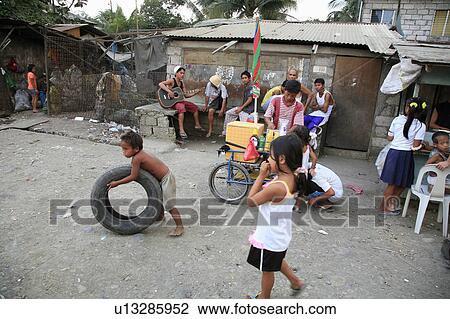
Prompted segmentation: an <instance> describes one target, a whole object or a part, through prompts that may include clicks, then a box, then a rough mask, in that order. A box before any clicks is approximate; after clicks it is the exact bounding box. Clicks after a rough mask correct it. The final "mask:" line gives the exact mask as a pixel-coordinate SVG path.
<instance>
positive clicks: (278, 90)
mask: <svg viewBox="0 0 450 319" xmlns="http://www.w3.org/2000/svg"><path fill="white" fill-rule="evenodd" d="M286 82H287V80H284V82H283V83H282V84H281V85H278V86H275V87H273V88H271V89H270V90H269V91H267V93H266V94H265V95H264V98H263V100H262V102H261V107H262V109H263V111H264V112H265V111H267V108H268V107H269V105H270V102H272V99H273V98H274V97H275V96H278V95H283V94H284V89H285V87H286Z"/></svg>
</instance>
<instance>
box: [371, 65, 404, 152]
mask: <svg viewBox="0 0 450 319" xmlns="http://www.w3.org/2000/svg"><path fill="white" fill-rule="evenodd" d="M391 67H392V65H389V64H385V65H384V66H383V70H382V73H381V81H380V86H381V85H382V84H383V81H384V79H385V78H386V75H387V74H388V72H389V70H390V68H391ZM399 104H400V94H395V95H385V94H383V93H381V92H380V91H378V97H377V105H376V108H375V121H374V125H373V128H372V139H371V145H370V148H369V156H377V155H378V152H379V151H380V150H381V149H382V148H383V147H384V146H385V145H386V144H387V143H388V140H387V139H386V136H387V132H388V130H389V126H390V125H391V122H392V120H393V119H394V117H396V116H397V115H398V114H399Z"/></svg>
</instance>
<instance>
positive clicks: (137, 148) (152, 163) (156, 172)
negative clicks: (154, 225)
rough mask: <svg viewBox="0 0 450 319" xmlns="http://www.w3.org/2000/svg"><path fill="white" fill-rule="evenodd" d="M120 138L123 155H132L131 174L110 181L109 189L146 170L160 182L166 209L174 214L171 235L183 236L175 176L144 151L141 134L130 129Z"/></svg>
mask: <svg viewBox="0 0 450 319" xmlns="http://www.w3.org/2000/svg"><path fill="white" fill-rule="evenodd" d="M120 139H121V143H120V146H121V147H122V152H123V155H124V156H125V157H126V158H130V157H131V174H130V176H127V177H125V178H122V179H121V180H118V181H113V182H111V183H109V184H108V186H109V189H111V188H114V187H117V186H119V185H122V184H126V183H129V182H132V181H135V180H136V179H137V178H138V176H139V170H140V169H143V170H146V171H147V172H149V173H150V174H152V175H153V176H154V177H155V178H156V179H157V180H158V181H159V182H160V184H161V189H162V193H163V205H164V209H165V210H166V211H168V212H169V213H170V214H171V215H172V218H173V220H174V221H175V225H176V228H175V229H174V230H172V231H171V232H170V233H169V236H172V237H176V236H181V235H182V234H183V232H184V228H183V223H182V221H181V215H180V212H179V211H178V209H177V208H175V199H176V183H175V176H174V175H173V174H172V172H171V171H170V169H169V168H168V167H167V166H166V164H164V163H163V162H162V161H161V160H160V159H158V158H157V157H155V156H153V155H151V154H149V153H146V152H144V150H143V140H142V137H141V136H140V135H139V134H137V133H135V132H133V131H129V132H127V133H125V134H123V135H122V136H121V137H120ZM163 217H164V212H163V213H162V216H160V219H162V218H163Z"/></svg>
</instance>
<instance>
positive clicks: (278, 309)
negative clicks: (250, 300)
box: [197, 303, 336, 315]
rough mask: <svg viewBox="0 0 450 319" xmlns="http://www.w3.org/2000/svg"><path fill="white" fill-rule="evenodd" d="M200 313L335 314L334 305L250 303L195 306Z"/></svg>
mask: <svg viewBox="0 0 450 319" xmlns="http://www.w3.org/2000/svg"><path fill="white" fill-rule="evenodd" d="M197 309H198V313H199V314H200V315H335V314H336V306H308V307H304V306H302V305H300V304H298V303H296V304H295V305H282V306H281V305H278V306H277V305H267V306H266V305H250V304H245V305H243V304H239V303H236V304H234V306H223V305H222V306H211V305H209V306H201V305H199V306H197Z"/></svg>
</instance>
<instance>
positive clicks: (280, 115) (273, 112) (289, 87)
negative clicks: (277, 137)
mask: <svg viewBox="0 0 450 319" xmlns="http://www.w3.org/2000/svg"><path fill="white" fill-rule="evenodd" d="M298 92H300V82H298V81H296V80H289V81H287V82H286V89H285V91H284V94H283V95H282V96H277V97H274V98H273V99H272V101H271V103H270V105H269V107H268V108H267V111H266V113H265V114H264V120H265V121H266V124H267V127H268V128H269V129H272V130H276V129H280V128H283V126H285V127H286V130H287V131H289V130H291V129H292V128H293V127H294V126H296V125H303V109H304V107H303V104H302V103H300V102H298V101H297V100H296V99H295V97H296V96H297V94H298Z"/></svg>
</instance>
